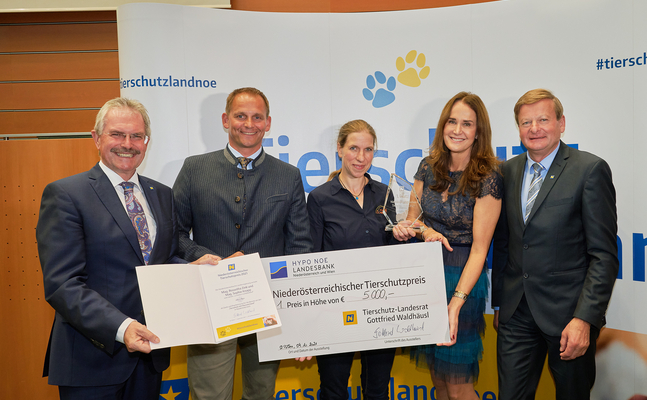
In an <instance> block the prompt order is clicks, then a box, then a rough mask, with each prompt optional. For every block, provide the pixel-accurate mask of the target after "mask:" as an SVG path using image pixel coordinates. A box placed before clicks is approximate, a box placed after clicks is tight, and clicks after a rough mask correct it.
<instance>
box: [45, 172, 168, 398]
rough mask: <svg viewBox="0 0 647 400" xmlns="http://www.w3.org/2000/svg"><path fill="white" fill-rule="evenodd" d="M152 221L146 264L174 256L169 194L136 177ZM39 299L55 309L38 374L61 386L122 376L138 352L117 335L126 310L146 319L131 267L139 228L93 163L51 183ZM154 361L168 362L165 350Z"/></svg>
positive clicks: (137, 255) (139, 259)
mask: <svg viewBox="0 0 647 400" xmlns="http://www.w3.org/2000/svg"><path fill="white" fill-rule="evenodd" d="M139 180H140V183H141V185H142V190H143V191H144V193H145V196H146V199H147V201H148V205H149V207H150V209H151V212H152V214H153V217H154V218H155V222H156V224H157V236H156V239H155V244H154V247H153V251H152V253H151V259H150V264H162V263H169V262H175V261H177V260H176V259H175V258H174V255H175V252H176V250H177V244H178V234H177V230H176V223H175V210H174V204H173V193H172V191H171V189H170V188H168V187H167V186H164V185H162V184H161V183H158V182H156V181H153V180H151V179H148V178H145V177H143V176H140V177H139ZM36 239H37V241H38V253H39V257H40V262H41V266H42V269H43V279H44V289H45V298H46V300H47V302H49V304H50V305H51V306H52V307H53V308H54V309H55V310H56V315H55V318H54V325H53V327H52V333H51V336H50V339H49V345H48V349H47V355H46V360H45V368H44V376H47V375H49V383H50V384H52V385H61V386H102V385H114V384H118V383H122V382H124V381H125V380H126V379H127V378H128V377H129V376H130V375H131V373H132V371H133V370H134V368H135V365H136V364H137V361H138V359H139V357H141V356H142V354H141V353H138V352H136V353H129V352H128V351H127V349H126V346H125V345H124V344H122V343H119V342H116V341H115V336H116V333H117V329H118V328H119V325H121V323H122V322H123V321H124V319H126V317H130V318H133V319H135V320H137V321H139V322H140V323H142V324H145V320H144V312H143V308H142V301H141V297H140V294H139V286H138V284H137V276H136V274H135V266H138V265H144V259H143V256H142V253H141V251H140V249H139V243H138V241H137V234H136V232H135V229H134V228H133V226H132V223H131V222H130V219H129V218H128V215H127V213H126V211H125V210H124V207H123V205H122V203H121V201H120V199H119V197H118V195H117V193H116V192H115V190H114V188H113V186H112V184H111V183H110V180H109V179H108V177H107V176H106V175H105V173H103V171H102V170H101V168H100V167H99V165H98V164H97V165H95V166H94V167H93V168H92V169H91V170H89V171H87V172H83V173H81V174H78V175H74V176H70V177H68V178H65V179H61V180H58V181H55V182H52V183H50V184H49V185H47V187H45V190H44V191H43V197H42V200H41V207H40V216H39V219H38V225H37V228H36ZM151 356H152V358H153V362H154V365H155V368H156V369H157V370H158V372H161V371H163V370H164V369H166V368H167V367H168V365H169V356H170V351H169V349H164V350H156V351H153V352H152V353H151Z"/></svg>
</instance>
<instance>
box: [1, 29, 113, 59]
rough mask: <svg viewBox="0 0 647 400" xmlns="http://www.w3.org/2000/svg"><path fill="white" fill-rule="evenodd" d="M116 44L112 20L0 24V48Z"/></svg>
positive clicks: (75, 47) (96, 47)
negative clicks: (71, 22)
mask: <svg viewBox="0 0 647 400" xmlns="http://www.w3.org/2000/svg"><path fill="white" fill-rule="evenodd" d="M35 39H37V40H35ZM116 48H117V23H116V22H110V23H89V24H81V23H74V24H55V25H3V26H0V52H25V51H62V50H109V49H116Z"/></svg>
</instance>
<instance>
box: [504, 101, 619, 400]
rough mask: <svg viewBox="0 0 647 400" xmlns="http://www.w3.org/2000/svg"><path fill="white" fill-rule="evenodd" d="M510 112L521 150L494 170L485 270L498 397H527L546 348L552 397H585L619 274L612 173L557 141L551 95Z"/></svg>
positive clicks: (559, 128) (557, 111) (558, 122)
mask: <svg viewBox="0 0 647 400" xmlns="http://www.w3.org/2000/svg"><path fill="white" fill-rule="evenodd" d="M514 111H515V118H516V122H517V124H518V126H519V136H520V137H521V141H522V143H523V145H524V146H525V147H526V149H527V150H528V152H527V153H524V154H521V155H519V156H517V157H515V158H513V159H511V160H509V161H507V162H506V163H504V164H503V167H502V172H503V176H504V187H505V196H504V207H503V209H502V210H501V217H500V219H499V225H498V227H497V230H496V233H495V237H494V264H493V267H492V282H493V284H492V286H493V289H492V304H493V306H494V307H495V309H496V307H500V309H499V310H498V311H495V312H494V326H495V328H496V327H497V326H498V341H497V361H498V369H499V399H500V400H523V399H534V398H535V392H536V389H537V384H538V382H539V377H540V376H541V372H542V368H543V365H544V360H545V358H546V354H548V366H549V368H550V370H551V372H552V375H553V378H554V380H555V387H556V393H557V399H569V400H574V399H589V392H590V390H591V387H592V386H593V383H594V381H595V340H596V339H597V337H598V334H599V332H600V328H602V326H604V324H605V313H606V310H607V305H608V303H609V298H610V297H611V291H612V289H613V285H614V282H615V279H616V276H617V274H618V257H617V252H618V249H617V244H616V233H617V222H616V220H617V218H616V199H615V189H614V187H613V182H612V179H611V170H610V168H609V166H608V165H607V163H606V162H605V161H604V160H602V159H601V158H599V157H596V156H594V155H592V154H590V153H587V152H584V151H578V150H575V149H572V148H570V147H568V146H566V145H565V144H564V143H563V142H562V141H561V140H560V137H561V134H562V133H563V132H564V129H565V127H566V119H565V117H564V115H563V108H562V104H561V102H560V101H559V99H557V98H556V97H555V96H554V95H553V94H552V93H551V92H549V91H547V90H544V89H535V90H531V91H529V92H527V93H526V94H524V95H523V96H521V98H520V99H519V100H518V101H517V104H516V105H515V109H514Z"/></svg>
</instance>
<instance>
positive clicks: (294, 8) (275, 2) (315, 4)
mask: <svg viewBox="0 0 647 400" xmlns="http://www.w3.org/2000/svg"><path fill="white" fill-rule="evenodd" d="M488 1H496V0H399V1H397V0H352V1H349V0H312V1H303V0H272V1H267V0H231V8H232V9H234V10H246V11H275V12H367V11H396V10H414V9H419V8H435V7H448V6H458V5H464V4H474V3H485V2H488Z"/></svg>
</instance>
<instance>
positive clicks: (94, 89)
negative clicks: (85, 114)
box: [0, 81, 119, 110]
mask: <svg viewBox="0 0 647 400" xmlns="http://www.w3.org/2000/svg"><path fill="white" fill-rule="evenodd" d="M106 94H109V96H110V97H108V98H106ZM117 96H119V83H118V82H115V81H85V82H42V83H41V82H38V83H5V84H3V85H0V109H2V110H29V109H43V108H44V109H47V108H50V109H56V108H87V107H99V108H101V106H102V105H103V104H104V103H105V102H106V101H107V100H110V99H111V98H113V97H117Z"/></svg>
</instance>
